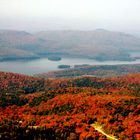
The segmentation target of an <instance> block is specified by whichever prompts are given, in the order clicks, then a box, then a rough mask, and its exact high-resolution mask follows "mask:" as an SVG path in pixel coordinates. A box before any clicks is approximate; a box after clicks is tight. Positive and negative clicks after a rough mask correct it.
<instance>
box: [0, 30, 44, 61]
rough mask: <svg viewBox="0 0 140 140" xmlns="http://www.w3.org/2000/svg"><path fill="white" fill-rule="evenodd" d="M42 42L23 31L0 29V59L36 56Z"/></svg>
mask: <svg viewBox="0 0 140 140" xmlns="http://www.w3.org/2000/svg"><path fill="white" fill-rule="evenodd" d="M42 43H43V40H41V39H38V38H36V37H35V36H33V35H32V34H30V33H28V32H25V31H14V30H0V59H1V60H7V59H8V60H12V59H16V58H22V59H24V58H27V59H28V58H36V57H38V56H37V52H39V50H40V51H41V48H42V47H41V44H42Z"/></svg>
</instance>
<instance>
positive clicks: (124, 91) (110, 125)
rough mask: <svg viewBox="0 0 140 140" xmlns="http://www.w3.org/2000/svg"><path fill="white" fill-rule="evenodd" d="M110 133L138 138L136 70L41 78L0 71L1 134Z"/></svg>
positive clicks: (85, 137)
mask: <svg viewBox="0 0 140 140" xmlns="http://www.w3.org/2000/svg"><path fill="white" fill-rule="evenodd" d="M97 128H100V129H101V130H102V131H103V132H104V133H101V132H100V131H99V130H98V129H97ZM105 134H107V135H105ZM108 135H109V136H111V137H112V139H113V138H114V139H120V140H123V139H125V140H130V139H134V140H139V137H140V74H139V73H137V74H128V75H125V76H118V77H109V78H108V77H106V78H97V77H89V76H84V77H74V78H47V79H44V78H38V77H31V76H26V75H22V74H14V73H6V72H0V137H1V139H30V140H32V139H47V140H50V139H52V140H59V139H62V140H63V139H64V140H65V139H68V140H78V139H81V140H91V139H93V140H94V139H99V140H106V139H107V137H108Z"/></svg>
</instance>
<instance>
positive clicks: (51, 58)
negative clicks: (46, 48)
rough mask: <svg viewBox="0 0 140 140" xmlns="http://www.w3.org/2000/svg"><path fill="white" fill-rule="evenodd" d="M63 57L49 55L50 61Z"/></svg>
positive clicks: (59, 59)
mask: <svg viewBox="0 0 140 140" xmlns="http://www.w3.org/2000/svg"><path fill="white" fill-rule="evenodd" d="M61 59H62V58H61V57H58V56H50V57H48V60H50V61H61Z"/></svg>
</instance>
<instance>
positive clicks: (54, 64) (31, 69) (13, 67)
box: [0, 58, 140, 75]
mask: <svg viewBox="0 0 140 140" xmlns="http://www.w3.org/2000/svg"><path fill="white" fill-rule="evenodd" d="M82 64H90V65H118V64H140V59H137V60H136V61H131V62H129V61H104V62H100V61H96V60H93V59H86V58H62V60H61V61H50V60H48V59H47V58H42V59H36V60H31V61H7V62H0V71H8V72H16V73H22V74H28V75H33V74H38V73H44V72H49V71H55V70H59V69H58V65H71V66H72V67H73V66H74V65H82Z"/></svg>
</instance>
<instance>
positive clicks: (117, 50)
mask: <svg viewBox="0 0 140 140" xmlns="http://www.w3.org/2000/svg"><path fill="white" fill-rule="evenodd" d="M36 36H37V37H39V38H42V39H44V40H46V39H47V40H48V44H47V47H48V49H49V50H50V51H51V52H61V53H64V54H67V55H68V54H69V55H70V56H78V57H86V58H87V57H88V58H91V59H92V58H93V59H97V60H130V56H129V53H128V52H130V51H140V47H139V46H140V39H139V38H137V37H134V36H132V35H129V34H125V33H120V32H113V31H107V30H104V29H97V30H93V31H71V30H70V31H69V30H68V31H43V32H39V33H37V34H36Z"/></svg>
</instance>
